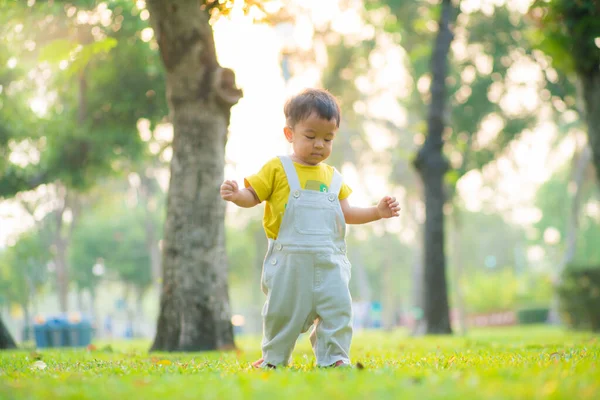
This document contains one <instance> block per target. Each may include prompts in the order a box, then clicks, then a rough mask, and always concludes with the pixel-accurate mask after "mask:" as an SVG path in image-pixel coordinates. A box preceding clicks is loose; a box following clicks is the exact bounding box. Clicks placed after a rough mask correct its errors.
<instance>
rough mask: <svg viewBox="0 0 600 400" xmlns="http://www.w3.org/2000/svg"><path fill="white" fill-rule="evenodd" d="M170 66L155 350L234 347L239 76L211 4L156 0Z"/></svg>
mask: <svg viewBox="0 0 600 400" xmlns="http://www.w3.org/2000/svg"><path fill="white" fill-rule="evenodd" d="M147 5H148V10H149V11H150V22H151V25H152V28H153V29H154V32H155V35H156V40H157V42H158V45H159V49H160V54H161V57H162V61H163V64H164V66H165V69H166V72H167V100H168V103H169V108H170V110H171V120H172V123H173V129H174V136H173V158H172V160H171V178H170V185H169V192H168V195H167V218H166V221H165V228H164V239H163V240H164V246H163V255H162V267H163V287H162V290H161V300H160V314H159V317H158V323H157V329H156V337H155V339H154V343H153V345H152V348H151V350H155V351H158V350H160V351H205V350H215V349H219V348H223V347H231V346H233V345H234V342H233V327H232V325H231V315H230V310H229V297H228V286H227V265H226V257H225V235H224V229H225V224H224V214H225V204H224V202H223V201H222V200H221V198H220V197H219V185H220V184H221V182H222V180H223V169H224V164H225V143H226V139H227V129H228V125H229V117H230V109H231V107H232V106H233V105H234V104H235V103H237V101H238V100H239V99H240V98H241V91H240V90H238V89H237V88H236V87H235V75H234V74H233V72H232V71H231V70H229V69H223V68H221V67H220V66H219V65H218V63H217V59H216V51H215V45H214V39H213V32H212V28H211V26H210V24H209V14H208V11H207V9H206V4H205V2H203V1H198V0H169V1H166V0H148V1H147Z"/></svg>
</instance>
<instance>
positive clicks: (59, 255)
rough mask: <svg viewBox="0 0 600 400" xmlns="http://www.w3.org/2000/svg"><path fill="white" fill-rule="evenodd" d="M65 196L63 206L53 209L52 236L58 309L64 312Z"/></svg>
mask: <svg viewBox="0 0 600 400" xmlns="http://www.w3.org/2000/svg"><path fill="white" fill-rule="evenodd" d="M63 189H64V188H63ZM65 191H66V189H65ZM66 196H67V195H66V194H65V195H64V199H63V206H62V207H61V208H60V209H58V210H56V211H55V226H56V236H55V238H54V246H55V249H56V253H55V255H54V265H55V267H56V287H57V290H58V305H59V309H60V311H61V312H63V313H66V312H67V311H68V310H69V272H68V268H67V243H66V241H65V239H64V237H63V235H62V227H63V215H64V213H65V210H66V203H67V199H66Z"/></svg>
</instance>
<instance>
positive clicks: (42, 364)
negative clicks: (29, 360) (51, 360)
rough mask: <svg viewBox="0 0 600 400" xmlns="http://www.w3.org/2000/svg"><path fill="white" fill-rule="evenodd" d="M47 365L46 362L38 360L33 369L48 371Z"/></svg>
mask: <svg viewBox="0 0 600 400" xmlns="http://www.w3.org/2000/svg"><path fill="white" fill-rule="evenodd" d="M46 367H47V365H46V363H45V362H43V361H41V360H38V361H36V362H34V363H33V365H32V366H31V369H40V370H42V369H46Z"/></svg>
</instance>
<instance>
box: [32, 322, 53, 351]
mask: <svg viewBox="0 0 600 400" xmlns="http://www.w3.org/2000/svg"><path fill="white" fill-rule="evenodd" d="M33 337H34V338H35V345H36V347H38V348H40V349H41V348H44V347H48V346H49V343H48V328H47V327H46V323H45V322H41V323H36V324H34V325H33Z"/></svg>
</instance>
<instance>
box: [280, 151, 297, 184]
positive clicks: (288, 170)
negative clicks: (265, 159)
mask: <svg viewBox="0 0 600 400" xmlns="http://www.w3.org/2000/svg"><path fill="white" fill-rule="evenodd" d="M279 159H280V160H281V164H283V170H284V171H285V175H286V177H287V180H288V185H289V186H290V192H293V191H295V190H300V189H301V188H300V181H299V180H298V174H297V173H296V168H294V162H293V161H292V159H291V158H290V157H289V156H279Z"/></svg>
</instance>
